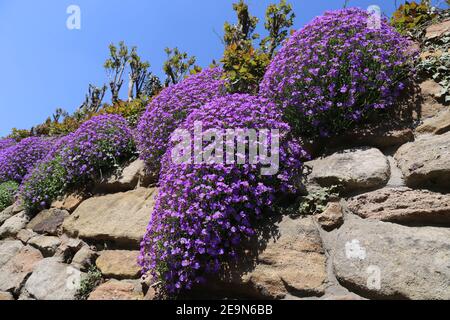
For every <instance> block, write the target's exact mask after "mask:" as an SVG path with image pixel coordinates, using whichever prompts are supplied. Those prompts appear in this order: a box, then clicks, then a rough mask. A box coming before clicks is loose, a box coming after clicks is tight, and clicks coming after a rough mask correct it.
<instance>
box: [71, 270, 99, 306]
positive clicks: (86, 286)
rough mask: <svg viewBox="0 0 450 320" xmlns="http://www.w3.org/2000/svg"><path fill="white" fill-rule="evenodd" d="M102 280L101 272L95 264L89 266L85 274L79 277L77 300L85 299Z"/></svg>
mask: <svg viewBox="0 0 450 320" xmlns="http://www.w3.org/2000/svg"><path fill="white" fill-rule="evenodd" d="M101 282H102V273H101V272H100V270H99V269H98V268H97V267H96V266H91V267H90V268H89V270H88V272H87V273H86V275H85V276H83V278H82V279H81V282H80V288H79V289H78V291H77V294H76V298H77V300H87V298H89V295H90V294H91V292H92V291H94V289H95V288H96V287H98V286H99V285H100V284H101Z"/></svg>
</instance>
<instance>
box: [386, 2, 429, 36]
mask: <svg viewBox="0 0 450 320" xmlns="http://www.w3.org/2000/svg"><path fill="white" fill-rule="evenodd" d="M435 17H436V14H435V13H433V12H432V10H431V6H430V3H429V1H424V0H422V1H421V2H420V3H417V2H415V1H412V2H408V1H406V2H405V4H402V5H400V7H399V8H398V9H397V11H395V12H394V14H393V16H392V19H391V24H392V25H393V26H394V27H395V28H396V29H397V31H398V32H400V33H402V34H407V33H409V32H411V31H412V30H414V29H416V28H418V27H420V26H421V25H423V24H424V23H426V22H428V21H430V20H432V19H434V18H435Z"/></svg>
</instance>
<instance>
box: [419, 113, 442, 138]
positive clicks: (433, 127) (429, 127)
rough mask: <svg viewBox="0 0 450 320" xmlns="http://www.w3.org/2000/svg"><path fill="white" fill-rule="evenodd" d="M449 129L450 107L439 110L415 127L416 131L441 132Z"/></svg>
mask: <svg viewBox="0 0 450 320" xmlns="http://www.w3.org/2000/svg"><path fill="white" fill-rule="evenodd" d="M448 131H450V109H448V110H444V111H442V112H440V113H439V114H438V115H436V116H435V117H432V118H428V119H426V120H425V121H424V122H423V123H422V124H421V125H420V126H419V127H417V128H416V132H418V133H433V134H443V133H446V132H448Z"/></svg>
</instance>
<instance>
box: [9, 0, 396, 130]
mask: <svg viewBox="0 0 450 320" xmlns="http://www.w3.org/2000/svg"><path fill="white" fill-rule="evenodd" d="M233 2H235V1H233V0H126V1H125V0H123V1H119V0H70V1H66V0H0V39H1V42H2V43H1V50H0V70H1V77H0V136H4V135H7V134H8V133H9V132H10V130H11V129H12V128H13V127H16V128H27V129H28V128H30V127H32V126H33V125H36V124H38V123H41V122H43V121H44V120H45V119H46V118H47V117H48V116H50V115H51V114H52V113H53V111H54V110H55V109H56V108H57V107H62V108H64V109H65V110H67V111H69V112H73V111H74V110H75V109H76V108H77V107H78V106H79V105H80V104H81V102H82V101H83V99H84V96H85V93H86V92H87V88H88V84H89V83H92V84H96V85H99V86H100V85H102V84H103V83H107V77H106V74H105V71H104V69H103V62H104V61H105V59H106V58H107V56H108V44H109V43H111V42H115V43H117V42H118V41H120V40H124V41H125V42H126V44H128V45H136V46H138V52H139V53H140V54H141V56H142V57H143V58H144V59H146V60H149V61H150V63H151V70H152V71H153V72H154V73H156V74H158V75H161V74H162V71H161V68H162V64H163V62H164V60H165V57H166V56H165V53H164V48H165V47H174V46H178V47H179V48H180V49H182V50H185V51H187V52H188V53H189V54H192V55H195V56H196V57H197V59H198V60H197V61H198V64H199V65H200V66H207V65H209V63H210V62H211V61H212V59H217V60H219V59H220V57H221V53H222V50H223V48H222V44H221V42H220V39H219V36H218V34H219V35H222V27H223V23H224V21H231V22H234V21H235V20H234V19H235V17H234V12H233V10H232V3H233ZM273 2H278V1H277V0H249V1H248V3H249V5H250V9H251V12H252V14H253V15H256V16H258V17H260V18H263V17H264V11H265V8H266V7H267V5H268V4H269V3H273ZM289 2H290V3H292V4H293V6H294V10H295V13H296V15H297V18H296V24H295V27H296V28H300V27H301V26H303V25H304V24H305V23H307V22H309V21H310V20H311V19H312V18H313V17H315V16H317V15H320V14H322V13H323V12H324V11H325V10H329V9H337V8H340V7H342V5H343V3H344V0H290V1H289ZM398 2H401V1H398ZM71 4H76V5H78V6H79V7H80V9H81V30H69V29H67V28H66V20H67V17H68V15H67V14H66V9H67V7H68V6H69V5H71ZM373 4H376V5H379V6H380V7H381V8H382V10H383V12H385V13H386V14H387V15H391V14H392V12H393V10H394V0H353V1H352V0H350V2H349V6H358V7H362V8H367V7H368V6H369V5H373ZM262 25H263V23H262V22H260V25H259V28H260V29H261V27H262ZM260 33H263V32H262V30H260ZM126 86H127V85H126V84H124V89H126ZM124 95H125V90H123V92H122V97H123V96H124ZM107 99H109V97H108V98H107Z"/></svg>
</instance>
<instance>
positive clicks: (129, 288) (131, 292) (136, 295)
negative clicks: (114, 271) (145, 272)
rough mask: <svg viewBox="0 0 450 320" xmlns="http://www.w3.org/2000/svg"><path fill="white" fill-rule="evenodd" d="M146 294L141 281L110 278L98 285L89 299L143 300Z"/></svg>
mask: <svg viewBox="0 0 450 320" xmlns="http://www.w3.org/2000/svg"><path fill="white" fill-rule="evenodd" d="M143 298H144V295H143V293H142V288H141V286H140V283H139V281H136V280H122V281H118V280H115V279H112V280H109V281H107V282H105V283H103V284H101V285H100V286H98V287H97V288H96V289H95V290H94V291H93V292H92V293H91V294H90V295H89V299H88V300H142V299H143Z"/></svg>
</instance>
